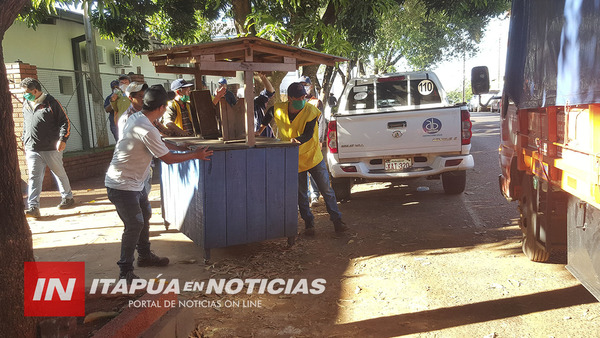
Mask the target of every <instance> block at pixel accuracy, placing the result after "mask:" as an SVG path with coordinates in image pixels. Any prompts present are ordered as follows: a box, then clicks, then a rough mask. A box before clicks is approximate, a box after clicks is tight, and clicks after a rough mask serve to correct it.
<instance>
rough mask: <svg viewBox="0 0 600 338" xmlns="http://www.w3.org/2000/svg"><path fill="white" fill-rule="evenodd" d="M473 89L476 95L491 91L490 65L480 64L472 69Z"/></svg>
mask: <svg viewBox="0 0 600 338" xmlns="http://www.w3.org/2000/svg"><path fill="white" fill-rule="evenodd" d="M471 89H472V91H473V94H474V95H479V94H485V93H487V92H489V91H490V74H489V72H488V67H486V66H479V67H473V69H471Z"/></svg>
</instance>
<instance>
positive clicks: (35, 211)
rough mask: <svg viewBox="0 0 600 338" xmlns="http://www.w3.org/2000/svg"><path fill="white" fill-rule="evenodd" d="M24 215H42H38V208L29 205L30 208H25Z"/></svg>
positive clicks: (36, 216)
mask: <svg viewBox="0 0 600 338" xmlns="http://www.w3.org/2000/svg"><path fill="white" fill-rule="evenodd" d="M25 216H26V217H33V218H39V217H41V216H42V215H40V208H38V207H31V208H29V209H27V210H25Z"/></svg>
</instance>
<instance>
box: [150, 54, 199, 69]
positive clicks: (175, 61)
mask: <svg viewBox="0 0 600 338" xmlns="http://www.w3.org/2000/svg"><path fill="white" fill-rule="evenodd" d="M199 61H200V60H199V59H197V58H196V57H194V56H178V57H174V58H163V59H158V60H155V61H152V64H153V65H154V67H156V66H167V65H180V64H184V63H197V62H199Z"/></svg>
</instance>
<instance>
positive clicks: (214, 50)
mask: <svg viewBox="0 0 600 338" xmlns="http://www.w3.org/2000/svg"><path fill="white" fill-rule="evenodd" d="M243 50H244V46H243V45H241V44H240V45H231V46H214V47H200V48H198V47H196V48H194V47H192V49H190V53H191V55H193V56H198V55H207V54H215V58H217V56H218V55H220V54H226V53H232V52H239V51H242V55H243Z"/></svg>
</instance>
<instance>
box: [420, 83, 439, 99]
mask: <svg viewBox="0 0 600 338" xmlns="http://www.w3.org/2000/svg"><path fill="white" fill-rule="evenodd" d="M418 88H419V94H421V95H423V96H426V95H429V94H431V93H433V88H435V85H434V84H433V81H431V80H423V81H421V82H419V85H418Z"/></svg>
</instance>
